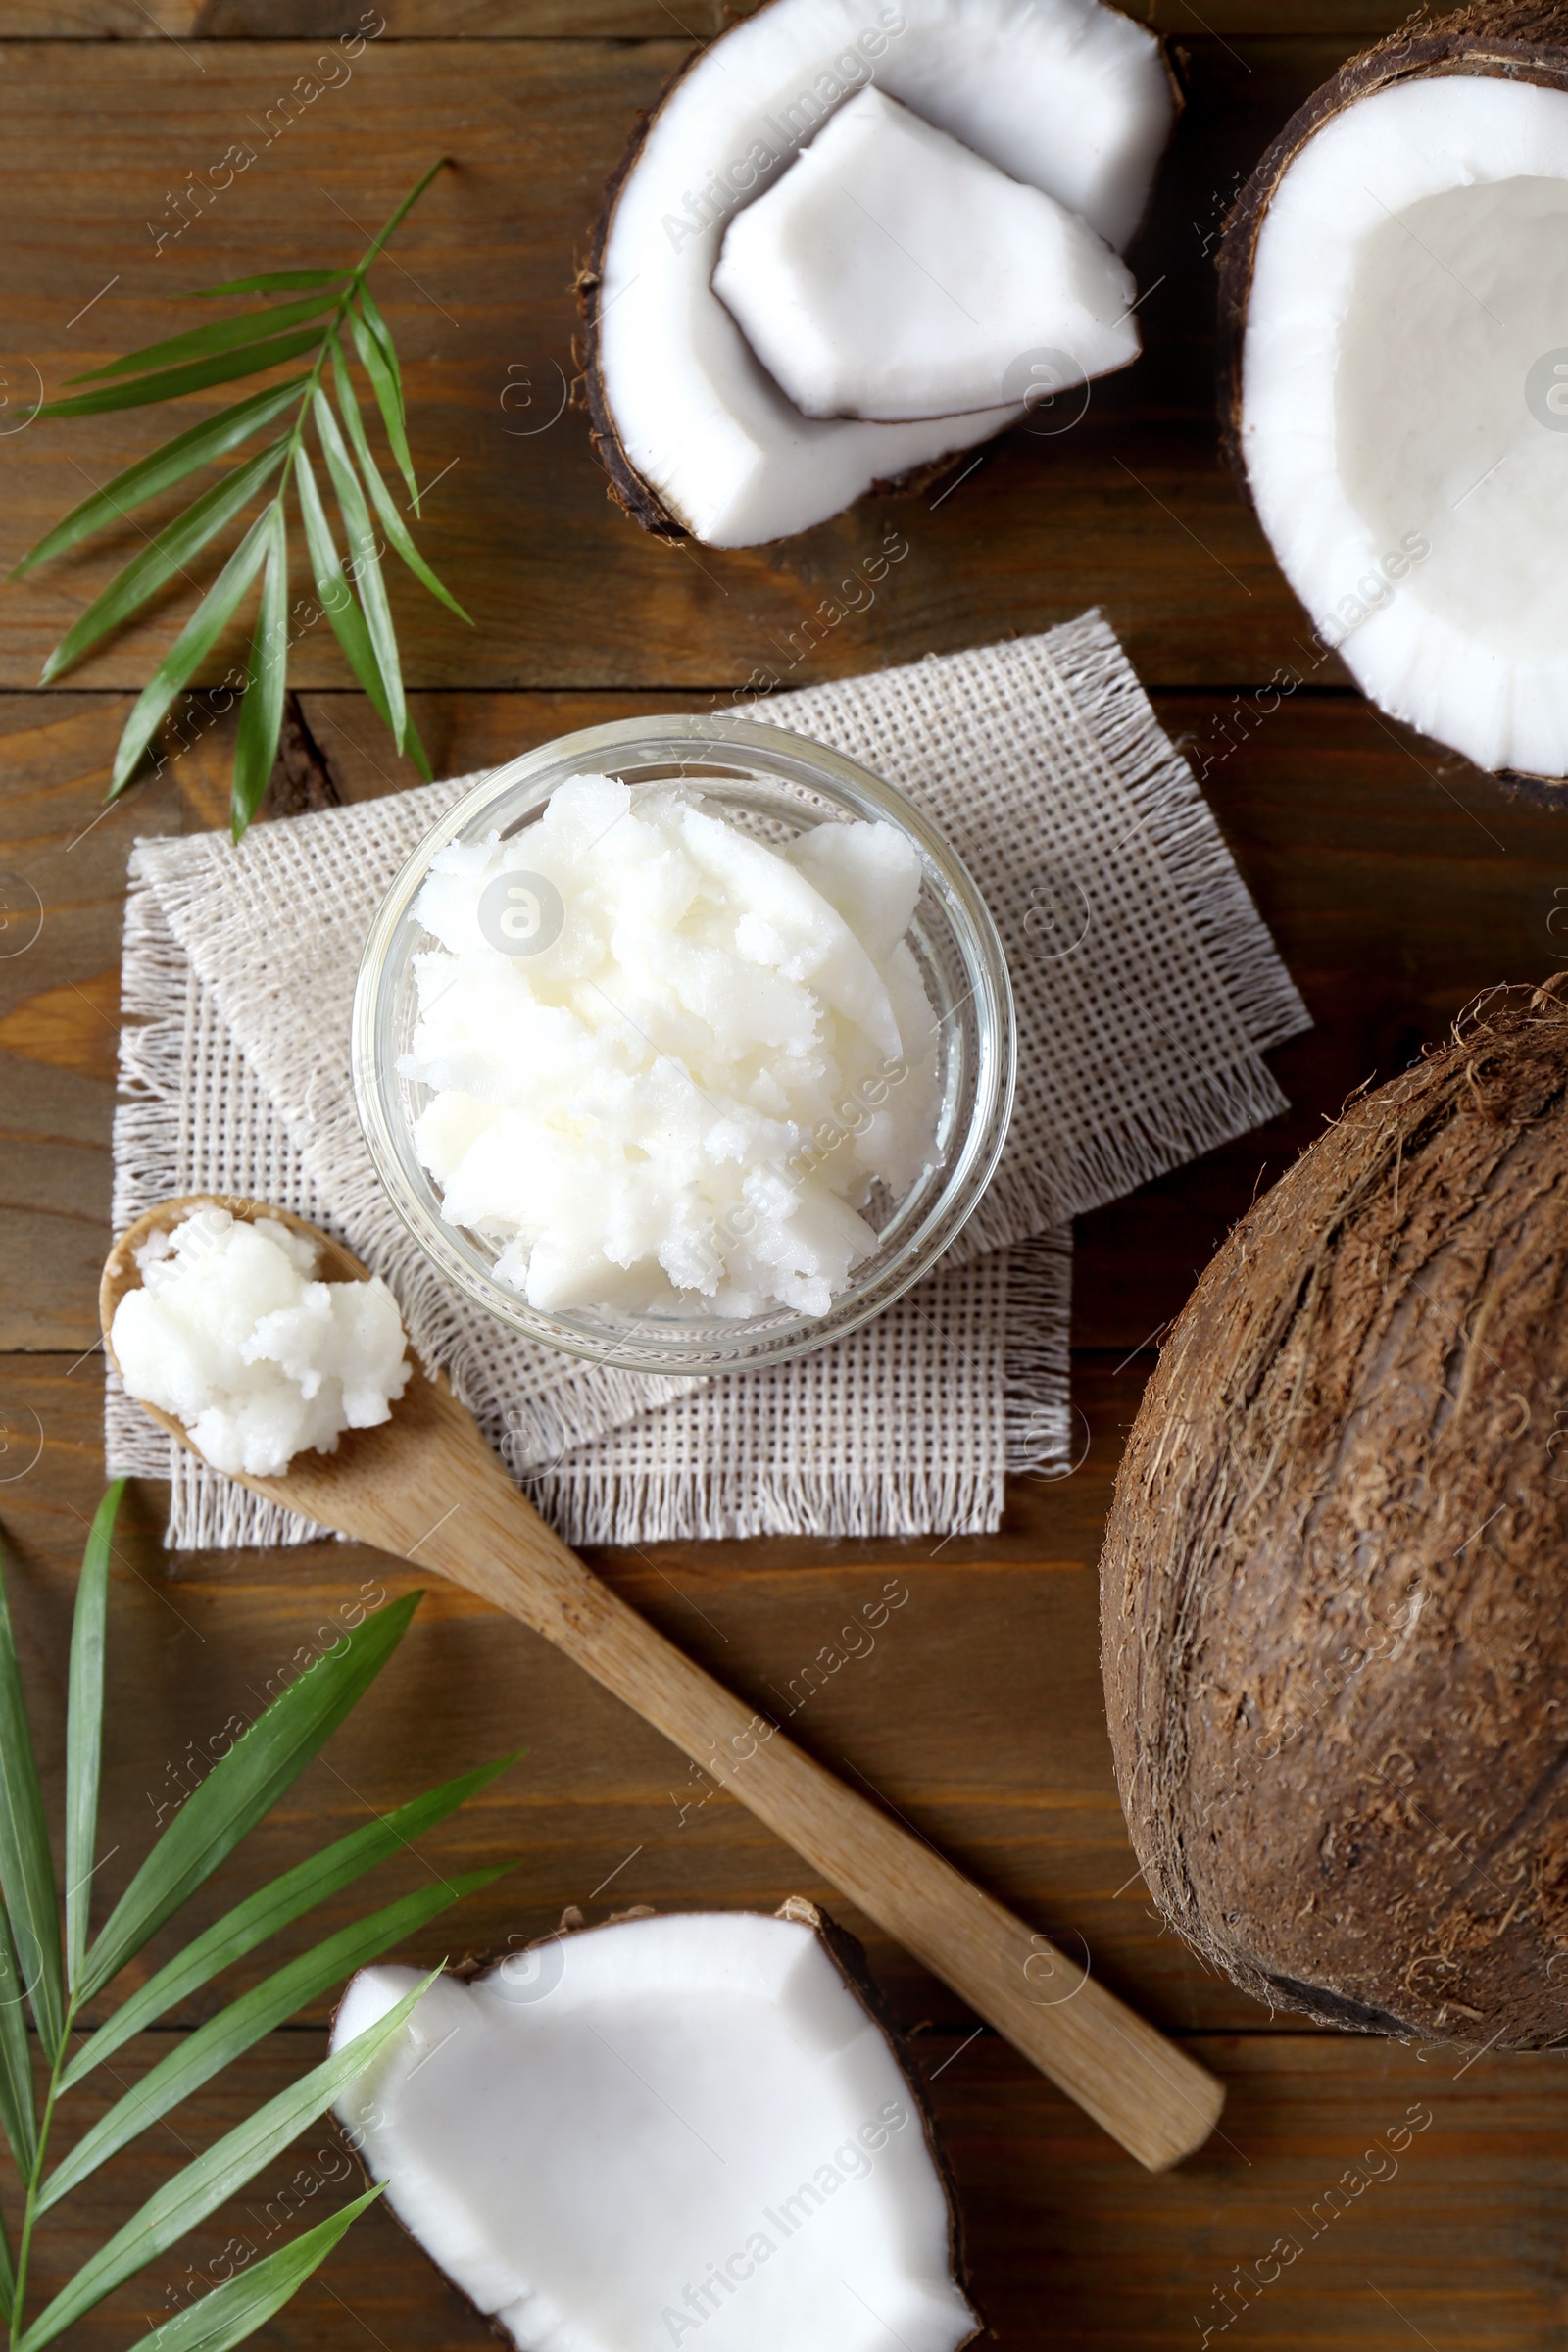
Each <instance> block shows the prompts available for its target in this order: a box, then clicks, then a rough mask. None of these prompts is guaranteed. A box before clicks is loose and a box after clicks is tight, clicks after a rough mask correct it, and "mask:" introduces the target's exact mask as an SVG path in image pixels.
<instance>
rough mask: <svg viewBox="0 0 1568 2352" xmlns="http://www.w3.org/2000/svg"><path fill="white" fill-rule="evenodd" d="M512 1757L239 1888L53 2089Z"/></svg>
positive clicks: (419, 1829)
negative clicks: (239, 1897) (252, 1887)
mask: <svg viewBox="0 0 1568 2352" xmlns="http://www.w3.org/2000/svg"><path fill="white" fill-rule="evenodd" d="M521 1752H522V1751H521V1750H519V1751H518V1753H519V1754H520V1753H521ZM516 1760H517V1757H516V1756H515V1755H511V1756H503V1757H501V1759H500V1760H499V1762H497V1763H494V1764H481V1765H480V1766H479V1768H478V1770H477V1771H475V1772H466V1773H464V1774H462V1775H461V1777H460V1778H459V1779H457V1780H454V1781H446V1782H443V1784H442V1786H441V1787H440V1788H439V1789H430V1790H429V1791H428V1792H427V1793H426V1794H425V1795H423V1796H417V1797H415V1798H413V1799H412V1800H411V1802H410V1803H408V1804H406V1805H399V1806H398V1808H397V1810H396V1811H395V1812H392V1813H387V1814H384V1815H382V1816H380V1817H379V1818H378V1819H376V1820H374V1821H368V1822H367V1823H366V1825H365V1827H364V1828H363V1829H361V1830H351V1831H350V1833H349V1835H348V1836H347V1837H346V1838H338V1840H337V1842H336V1843H335V1844H333V1845H326V1846H323V1847H322V1848H321V1850H320V1852H319V1853H318V1854H313V1855H312V1856H311V1857H310V1859H309V1861H307V1862H301V1863H299V1864H297V1865H296V1867H295V1868H294V1869H293V1870H291V1871H288V1872H286V1873H285V1874H284V1876H283V1877H282V1878H280V1879H274V1880H273V1882H272V1884H271V1885H270V1887H262V1888H261V1889H260V1890H259V1891H258V1892H257V1893H255V1894H251V1895H247V1896H246V1898H245V1900H244V1902H242V1903H236V1904H235V1906H234V1908H233V1910H232V1911H228V1912H225V1913H224V1915H223V1917H222V1918H221V1919H220V1920H218V1921H217V1922H216V1923H215V1924H214V1925H213V1926H212V1927H210V1928H208V1929H207V1930H206V1931H205V1932H204V1933H203V1934H202V1935H200V1936H197V1937H196V1939H195V1941H194V1942H193V1943H189V1944H187V1945H186V1947H185V1949H184V1950H183V1951H182V1952H179V1953H177V1954H176V1955H175V1957H174V1958H173V1959H172V1960H171V1961H169V1962H168V1963H167V1964H166V1966H164V1967H163V1968H161V1969H160V1970H159V1971H158V1974H157V1975H156V1976H155V1977H150V1978H149V1979H148V1981H147V1983H146V1984H145V1985H140V1986H138V1988H137V1989H136V1991H135V1992H133V1993H132V1994H131V1996H130V1998H129V2000H128V2001H125V2002H123V2004H122V2005H121V2007H120V2008H118V2009H117V2010H116V2011H115V2014H114V2016H113V2017H112V2018H110V2019H109V2020H108V2022H107V2024H105V2025H102V2026H100V2027H99V2029H98V2031H97V2033H96V2034H93V2035H92V2036H91V2038H90V2039H89V2040H87V2041H85V2042H83V2043H82V2045H81V2047H80V2049H79V2050H78V2051H77V2052H76V2055H75V2056H74V2058H73V2060H72V2061H71V2064H70V2065H69V2066H68V2067H67V2069H66V2071H65V2073H64V2075H63V2076H62V2078H61V2085H60V2086H61V2089H62V2090H63V2091H67V2090H73V2089H74V2088H75V2086H76V2084H77V2083H78V2082H80V2081H81V2080H82V2078H83V2076H85V2075H89V2074H91V2072H92V2070H93V2068H94V2067H95V2066H99V2065H101V2064H102V2062H103V2060H104V2059H106V2058H112V2057H113V2056H114V2054H115V2052H116V2050H118V2049H120V2048H122V2047H123V2044H124V2043H125V2042H127V2041H129V2040H130V2039H131V2038H132V2037H133V2035H135V2034H139V2033H141V2032H142V2030H143V2028H144V2027H146V2026H150V2025H151V2024H153V2022H154V2021H155V2020H156V2019H157V2018H160V2017H162V2016H163V2015H164V2013H165V2011H166V2010H168V2009H172V2007H173V2005H174V2003H175V2002H176V2001H180V2000H183V1999H184V1997H185V1995H186V1994H187V1993H189V1992H194V1991H195V1990H196V1989H197V1987H198V1986H199V1985H205V1984H207V1983H208V1982H209V1981H210V1980H211V1979H212V1978H213V1977H216V1976H217V1975H218V1973H219V1971H220V1970H221V1969H224V1968H227V1967H228V1966H229V1965H230V1964H231V1962H233V1961H235V1960H242V1959H243V1958H244V1957H245V1954H246V1953H247V1952H251V1951H254V1950H255V1948H256V1946H257V1945H258V1944H259V1943H265V1942H266V1941H267V1938H268V1937H269V1936H275V1935H276V1934H277V1933H278V1932H279V1930H280V1929H282V1928H286V1927H288V1926H289V1925H290V1924H291V1923H292V1922H293V1921H294V1920H296V1919H300V1918H302V1917H303V1916H304V1914H305V1913H306V1912H307V1911H313V1910H314V1909H315V1908H316V1906H317V1904H318V1903H324V1902H325V1901H326V1899H327V1897H328V1896H329V1895H333V1894H337V1893H339V1892H341V1890H342V1889H343V1888H344V1887H350V1886H352V1885H353V1883H354V1881H355V1880H356V1879H359V1878H363V1877H364V1875H365V1873H366V1872H367V1871H368V1870H373V1869H374V1868H375V1866H376V1864H377V1863H378V1862H384V1861H386V1860H387V1858H388V1856H389V1855H392V1854H396V1853H401V1852H403V1851H404V1850H405V1849H406V1848H407V1847H408V1846H410V1845H412V1843H413V1842H414V1840H415V1838H419V1837H422V1836H423V1834H424V1832H425V1831H426V1830H428V1829H432V1828H433V1827H434V1826H435V1824H436V1823H437V1822H438V1821H445V1819H446V1818H447V1815H448V1814H449V1813H455V1812H456V1811H457V1809H458V1807H459V1806H460V1805H463V1804H466V1802H467V1800H468V1798H469V1797H470V1796H475V1795H477V1793H478V1791H479V1790H480V1789H486V1788H488V1787H489V1785H490V1783H491V1782H492V1781H493V1780H494V1779H495V1778H496V1775H497V1774H498V1773H502V1772H505V1771H506V1769H507V1767H508V1765H509V1764H515V1762H516Z"/></svg>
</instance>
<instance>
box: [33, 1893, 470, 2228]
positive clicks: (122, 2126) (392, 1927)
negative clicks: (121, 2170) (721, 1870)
mask: <svg viewBox="0 0 1568 2352" xmlns="http://www.w3.org/2000/svg"><path fill="white" fill-rule="evenodd" d="M511 1867H512V1865H510V1864H501V1865H498V1866H495V1867H492V1868H491V1869H488V1870H470V1871H468V1872H467V1873H466V1875H465V1876H464V1877H461V1878H457V1879H454V1880H453V1881H452V1882H451V1884H450V1885H448V1884H447V1883H446V1882H445V1881H442V1882H440V1883H438V1884H437V1885H436V1886H434V1887H418V1888H417V1890H416V1891H415V1892H414V1893H413V1894H406V1895H404V1896H403V1897H402V1898H401V1899H400V1900H399V1901H398V1902H395V1903H388V1904H387V1905H386V1907H385V1909H384V1910H381V1911H375V1912H372V1913H371V1915H370V1917H369V1918H368V1919H362V1920H356V1921H355V1923H354V1925H353V1926H352V1927H348V1928H341V1929H339V1931H338V1933H337V1934H336V1935H335V1936H328V1937H327V1938H326V1940H325V1942H324V1943H319V1944H317V1945H315V1947H314V1948H313V1949H312V1950H310V1951H308V1952H302V1953H301V1955H300V1957H299V1958H298V1959H297V1960H290V1961H289V1962H288V1963H287V1964H286V1966H284V1967H282V1968H280V1969H277V1970H275V1971H274V1973H273V1974H272V1975H271V1976H270V1977H268V1978H266V1979H265V1980H264V1981H263V1983H262V1984H260V1985H254V1986H253V1987H252V1989H251V1990H250V1991H249V1992H247V1993H242V1994H241V1996H240V1998H239V1999H238V2000H237V2001H231V2002H230V2003H229V2005H228V2007H227V2008H226V2009H221V2010H220V2011H219V2013H218V2015H217V2016H216V2017H210V2018H209V2019H208V2020H207V2023H206V2024H205V2025H204V2026H198V2028H197V2029H196V2031H195V2033H194V2034H185V2035H181V2037H180V2040H179V2042H178V2044H177V2046H176V2047H175V2048H174V2049H172V2050H171V2051H170V2053H169V2055H168V2057H167V2058H162V2059H160V2060H159V2062H158V2064H157V2065H156V2066H155V2067H154V2068H153V2069H152V2071H151V2073H150V2074H146V2075H143V2076H142V2078H141V2081H140V2082H137V2083H135V2084H134V2085H133V2087H132V2088H131V2089H129V2090H128V2091H127V2092H126V2093H125V2095H124V2097H123V2099H118V2100H117V2101H116V2102H115V2104H114V2106H113V2107H111V2108H110V2110H109V2112H108V2114H107V2115H104V2116H100V2117H99V2119H98V2121H97V2123H96V2124H94V2125H93V2127H92V2130H91V2131H88V2132H87V2133H86V2135H85V2136H84V2137H83V2138H81V2139H79V2140H78V2141H77V2142H76V2145H75V2146H74V2147H73V2149H72V2151H71V2153H70V2155H69V2156H67V2157H64V2158H63V2159H62V2160H61V2162H60V2163H59V2164H58V2165H57V2166H56V2167H55V2169H54V2171H53V2172H52V2173H51V2174H50V2176H49V2178H48V2180H46V2181H45V2182H44V2184H43V2186H42V2188H41V2189H40V2190H39V2192H38V2196H37V2199H36V2204H35V2210H36V2211H37V2212H39V2213H45V2212H47V2211H48V2209H49V2207H50V2206H51V2205H55V2204H58V2203H59V2201H60V2199H61V2198H62V2197H65V2196H69V2195H70V2193H71V2191H72V2190H73V2188H79V2187H80V2185H81V2183H82V2181H83V2180H86V2179H87V2177H88V2175H89V2174H90V2173H95V2172H96V2171H97V2170H98V2167H99V2166H100V2165H101V2164H104V2163H106V2162H107V2161H108V2159H109V2158H110V2157H111V2156H113V2155H115V2154H116V2153H117V2152H118V2151H119V2150H120V2149H121V2148H123V2147H125V2146H127V2145H128V2143H129V2142H130V2141H131V2140H133V2139H135V2138H137V2137H138V2136H139V2135H140V2133H142V2132H143V2131H147V2130H148V2128H149V2127H150V2126H151V2125H153V2124H155V2123H157V2121H158V2119H159V2117H160V2116H164V2115H167V2114H168V2113H169V2111H170V2109H171V2108H172V2107H177V2106H178V2105H179V2102H180V2100H181V2099H188V2098H189V2097H190V2096H191V2093H192V2092H193V2091H197V2090H200V2088H201V2086H202V2084H203V2083H204V2082H211V2081H212V2079H213V2077H214V2075H218V2074H221V2073H222V2071H223V2068H224V2067H225V2066H228V2065H230V2064H231V2063H232V2061H233V2060H234V2059H236V2058H238V2057H239V2056H240V2055H241V2053H242V2052H243V2051H245V2050H248V2049H251V2048H252V2047H253V2046H254V2045H255V2044H256V2043H257V2042H258V2041H260V2040H261V2038H262V2036H263V2035H264V2034H270V2033H271V2032H272V2030H273V2028H274V2027H276V2026H281V2025H283V2024H284V2023H285V2022H286V2020H287V2019H289V2018H291V2017H292V2016H294V2014H295V2012H296V2011H297V2010H300V2009H303V2008H305V2006H306V2005H307V2003H308V2002H311V2001H314V2000H316V1999H317V1998H318V1996H319V1994H321V1993H323V1992H325V1991H326V1990H327V1989H328V1987H329V1986H331V1985H339V1984H341V1983H342V1981H343V1979H344V1978H345V1977H351V1976H352V1975H353V1974H354V1971H355V1970H356V1969H357V1968H364V1967H365V1966H366V1965H367V1964H368V1962H369V1961H371V1960H374V1959H377V1958H379V1956H380V1954H381V1953H382V1952H386V1951H390V1950H391V1948H392V1946H393V1944H395V1943H401V1942H402V1940H403V1938H404V1936H412V1935H414V1934H415V1933H416V1931H417V1929H419V1928H422V1927H424V1926H425V1925H426V1924H427V1923H428V1922H429V1921H430V1920H432V1919H434V1918H435V1917H436V1916H437V1914H438V1913H439V1912H442V1911H447V1910H450V1909H451V1907H452V1905H453V1904H454V1903H456V1902H461V1901H462V1899H463V1897H464V1896H465V1895H466V1894H476V1893H477V1892H478V1890H479V1888H480V1887H488V1886H490V1885H491V1884H492V1882H493V1881H494V1880H496V1879H499V1878H503V1877H505V1875H506V1872H507V1870H508V1869H509V1868H511Z"/></svg>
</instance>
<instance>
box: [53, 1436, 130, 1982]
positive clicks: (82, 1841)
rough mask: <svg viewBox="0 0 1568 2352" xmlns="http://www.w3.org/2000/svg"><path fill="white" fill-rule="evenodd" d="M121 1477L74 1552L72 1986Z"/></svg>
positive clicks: (94, 1822) (86, 1894)
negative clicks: (77, 1559)
mask: <svg viewBox="0 0 1568 2352" xmlns="http://www.w3.org/2000/svg"><path fill="white" fill-rule="evenodd" d="M124 1492H125V1482H124V1480H123V1478H117V1479H116V1480H115V1483H114V1485H113V1486H112V1487H111V1488H110V1489H109V1492H108V1493H107V1494H106V1495H105V1496H104V1498H103V1500H102V1502H101V1503H100V1504H99V1505H98V1508H97V1510H96V1511H95V1512H94V1514H93V1522H92V1526H91V1528H90V1529H89V1531H88V1535H87V1548H86V1550H85V1551H84V1552H83V1553H82V1556H81V1575H80V1577H79V1579H78V1580H77V1584H76V1607H75V1614H74V1616H73V1620H72V1627H71V1697H70V1703H69V1705H68V1708H67V1712H66V1982H67V1984H68V1985H74V1984H75V1982H76V1980H77V1978H78V1977H79V1976H80V1974H81V1963H82V1958H83V1955H84V1954H85V1952H86V1949H87V1915H88V1912H89V1910H90V1908H91V1903H92V1873H93V1853H94V1850H95V1848H96V1846H97V1842H98V1774H99V1768H100V1765H101V1762H102V1758H103V1732H104V1637H105V1634H106V1632H107V1629H108V1623H109V1554H110V1552H111V1550H112V1549H113V1547H114V1534H115V1520H116V1518H117V1517H118V1515H119V1511H120V1499H121V1496H122V1495H123V1494H124Z"/></svg>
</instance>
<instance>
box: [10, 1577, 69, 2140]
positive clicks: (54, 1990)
mask: <svg viewBox="0 0 1568 2352" xmlns="http://www.w3.org/2000/svg"><path fill="white" fill-rule="evenodd" d="M0 1893H3V1894H4V1898H5V1907H6V1913H7V1916H8V1918H9V1920H10V1923H11V1937H12V1951H13V1955H14V1961H15V1963H16V1964H17V1968H18V1971H19V1973H20V1975H21V1978H22V1982H23V1985H24V1986H25V1989H26V1992H27V1995H28V1998H29V2000H30V2001H31V2004H32V2014H33V2016H34V2018H35V2019H36V2020H37V2025H38V2036H39V2039H40V2040H41V2041H42V2043H43V2046H44V2050H45V2053H46V2054H47V2056H48V2057H49V2058H50V2059H51V2060H52V2059H53V2058H54V2055H55V2053H56V2051H57V2050H58V2049H59V2047H60V2041H61V2036H62V2034H63V2033H64V2032H65V2018H66V2010H65V1980H64V1976H63V1973H62V1970H61V1966H60V1911H59V1906H58V1902H57V1900H56V1896H55V1866H54V1858H53V1856H52V1855H51V1854H50V1851H49V1834H48V1831H47V1830H46V1829H45V1827H44V1819H43V1791H42V1789H40V1787H39V1786H38V1762H37V1758H36V1756H35V1755H34V1753H33V1746H32V1734H31V1732H30V1731H29V1730H28V1728H27V1710H26V1706H25V1703H24V1700H23V1696H22V1676H21V1673H20V1672H19V1670H18V1666H17V1647H16V1640H15V1637H14V1636H13V1634H12V1630H11V1605H10V1602H9V1601H8V1599H7V1598H6V1592H5V1580H4V1578H3V1576H0ZM28 2095H29V2098H30V2095H31V2094H30V2089H29V2094H28Z"/></svg>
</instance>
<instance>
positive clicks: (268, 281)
mask: <svg viewBox="0 0 1568 2352" xmlns="http://www.w3.org/2000/svg"><path fill="white" fill-rule="evenodd" d="M352 274H353V273H352V271H350V270H263V271H262V274H261V276H260V277H231V278H229V279H228V280H227V281H226V282H225V283H224V284H223V285H221V286H193V287H192V288H191V300H192V301H193V302H212V301H214V300H216V299H217V298H218V297H220V296H222V295H228V294H294V293H302V292H303V291H304V289H305V288H306V287H307V286H341V285H344V284H346V283H347V281H348V279H349V278H350V276H351V275H352Z"/></svg>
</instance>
